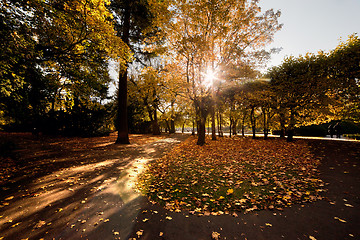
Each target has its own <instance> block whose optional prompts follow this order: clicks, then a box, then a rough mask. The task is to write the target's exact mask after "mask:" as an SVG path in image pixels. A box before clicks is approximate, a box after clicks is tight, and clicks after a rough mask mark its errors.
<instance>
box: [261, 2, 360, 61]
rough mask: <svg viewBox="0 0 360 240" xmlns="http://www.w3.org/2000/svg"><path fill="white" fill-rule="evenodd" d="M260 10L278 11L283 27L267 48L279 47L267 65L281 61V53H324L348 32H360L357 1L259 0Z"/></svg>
mask: <svg viewBox="0 0 360 240" xmlns="http://www.w3.org/2000/svg"><path fill="white" fill-rule="evenodd" d="M260 6H261V8H262V10H267V9H270V8H273V9H274V10H280V11H281V13H282V14H281V17H280V19H279V20H280V21H279V22H280V23H283V24H284V25H283V28H282V29H281V30H280V31H279V32H277V33H276V34H275V38H274V42H273V43H272V44H271V45H269V48H273V47H282V48H283V49H282V51H281V52H280V53H279V54H276V55H273V57H272V59H271V61H270V62H269V64H268V66H267V67H271V66H274V65H275V66H277V65H279V64H281V62H282V60H283V59H284V57H285V56H290V55H293V56H299V55H304V54H305V53H307V52H312V53H317V52H318V51H319V50H323V51H326V52H328V51H329V50H332V49H334V48H335V47H336V46H337V45H338V44H339V42H340V38H341V39H342V40H346V39H347V37H348V36H349V35H350V34H353V33H358V35H360V0H260Z"/></svg>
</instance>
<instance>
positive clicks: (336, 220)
mask: <svg viewBox="0 0 360 240" xmlns="http://www.w3.org/2000/svg"><path fill="white" fill-rule="evenodd" d="M307 142H308V145H309V147H310V149H311V151H312V152H313V154H314V155H315V156H317V157H320V158H321V164H320V166H319V171H320V178H321V179H322V180H323V181H324V182H325V187H324V189H326V191H325V192H323V196H324V200H320V201H316V202H312V203H306V204H301V205H300V204H296V205H293V206H291V207H288V208H285V209H284V210H283V211H277V210H276V211H270V210H263V211H258V212H256V211H255V212H251V213H247V214H244V213H243V212H239V213H236V214H231V215H221V216H196V215H191V214H189V212H180V213H176V212H169V211H166V210H164V209H163V208H162V207H160V206H158V205H153V204H151V203H147V205H146V206H145V208H143V209H142V211H141V214H140V215H139V216H138V217H137V221H136V224H135V225H134V227H133V232H132V234H131V238H137V237H138V234H139V233H141V239H146V240H152V239H167V240H184V239H186V240H187V239H188V240H192V239H197V240H206V239H211V236H212V233H213V232H216V233H219V234H220V238H219V239H243V240H244V239H247V240H261V239H264V240H265V239H267V240H268V239H271V240H272V239H301V240H308V239H311V240H314V239H317V240H339V239H360V143H359V142H348V141H335V140H334V141H324V140H314V139H310V140H307ZM145 220H146V221H145Z"/></svg>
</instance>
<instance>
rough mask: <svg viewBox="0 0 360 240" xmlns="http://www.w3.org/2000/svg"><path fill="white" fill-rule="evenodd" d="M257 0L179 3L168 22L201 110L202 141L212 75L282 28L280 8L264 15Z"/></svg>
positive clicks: (200, 140) (237, 61) (243, 58)
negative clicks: (279, 20)
mask: <svg viewBox="0 0 360 240" xmlns="http://www.w3.org/2000/svg"><path fill="white" fill-rule="evenodd" d="M257 4H258V1H246V0H226V1H215V0H211V1H205V0H201V1H185V0H182V1H176V2H174V6H173V9H174V12H175V20H174V21H173V22H172V25H171V26H170V32H171V41H169V42H170V43H171V44H172V46H173V49H174V50H175V51H176V52H177V53H178V54H180V55H181V56H182V59H181V61H182V64H183V65H184V66H186V73H187V81H188V82H189V83H190V86H191V90H190V91H189V93H190V97H191V99H192V100H193V101H194V106H195V109H196V113H197V122H198V126H199V129H198V142H197V144H198V145H203V144H204V143H205V131H204V129H205V125H204V124H205V122H206V117H207V116H208V114H209V111H210V109H211V107H212V100H211V89H212V88H211V85H212V82H211V81H207V80H209V78H208V75H209V73H214V72H217V74H216V75H217V77H221V72H222V71H223V70H225V69H226V68H227V67H228V66H229V65H239V64H241V63H242V62H245V61H246V59H248V58H249V57H252V56H254V54H255V52H258V50H259V49H261V47H262V46H264V45H265V44H266V43H268V42H269V41H270V40H271V39H272V36H273V34H274V33H275V32H276V31H277V30H279V29H280V27H281V25H279V24H278V21H277V19H278V17H279V16H280V12H276V13H274V12H273V10H268V11H266V12H265V13H261V9H260V8H259V7H258V5H257Z"/></svg>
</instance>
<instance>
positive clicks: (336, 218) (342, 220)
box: [334, 217, 346, 223]
mask: <svg viewBox="0 0 360 240" xmlns="http://www.w3.org/2000/svg"><path fill="white" fill-rule="evenodd" d="M334 219H335V220H339V221H340V222H343V223H346V221H345V220H344V219H341V218H338V217H334Z"/></svg>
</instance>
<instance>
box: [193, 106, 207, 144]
mask: <svg viewBox="0 0 360 240" xmlns="http://www.w3.org/2000/svg"><path fill="white" fill-rule="evenodd" d="M194 101H195V107H196V115H197V116H196V120H197V121H196V122H197V133H198V134H197V135H198V141H197V143H196V144H197V145H200V146H203V145H204V144H205V129H206V126H205V125H206V117H207V114H208V113H207V111H206V110H205V109H204V106H203V103H202V99H200V100H199V99H196V100H194Z"/></svg>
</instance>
